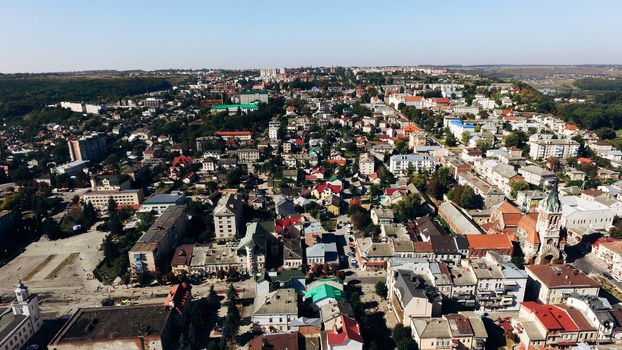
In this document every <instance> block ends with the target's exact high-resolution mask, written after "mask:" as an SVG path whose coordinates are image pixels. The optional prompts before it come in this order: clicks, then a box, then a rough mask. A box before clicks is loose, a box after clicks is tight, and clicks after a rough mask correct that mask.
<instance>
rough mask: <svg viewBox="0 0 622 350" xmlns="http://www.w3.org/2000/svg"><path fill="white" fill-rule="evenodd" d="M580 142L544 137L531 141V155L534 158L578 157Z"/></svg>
mask: <svg viewBox="0 0 622 350" xmlns="http://www.w3.org/2000/svg"><path fill="white" fill-rule="evenodd" d="M578 151H579V143H578V142H577V141H575V140H571V139H544V140H533V141H531V140H530V141H529V157H530V158H531V159H533V160H538V159H547V158H549V157H556V158H561V159H566V158H568V157H576V156H577V153H578Z"/></svg>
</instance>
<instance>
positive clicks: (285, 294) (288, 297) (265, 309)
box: [251, 288, 298, 333]
mask: <svg viewBox="0 0 622 350" xmlns="http://www.w3.org/2000/svg"><path fill="white" fill-rule="evenodd" d="M297 317H298V296H297V294H296V290H295V289H293V288H286V289H277V290H276V291H274V292H270V293H268V294H265V295H259V296H257V297H255V302H254V303H253V313H252V315H251V323H252V324H253V329H254V330H255V331H261V332H264V333H279V332H287V331H290V330H291V321H292V320H293V319H295V318H297Z"/></svg>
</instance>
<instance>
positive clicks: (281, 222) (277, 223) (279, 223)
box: [274, 217, 300, 232]
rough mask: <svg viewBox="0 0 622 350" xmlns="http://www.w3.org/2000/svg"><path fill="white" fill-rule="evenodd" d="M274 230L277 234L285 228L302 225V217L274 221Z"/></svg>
mask: <svg viewBox="0 0 622 350" xmlns="http://www.w3.org/2000/svg"><path fill="white" fill-rule="evenodd" d="M274 224H275V226H274V230H275V231H276V232H281V231H282V230H283V229H284V228H285V227H287V226H289V225H298V224H300V217H290V218H284V219H276V220H274Z"/></svg>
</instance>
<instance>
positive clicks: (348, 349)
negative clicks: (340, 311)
mask: <svg viewBox="0 0 622 350" xmlns="http://www.w3.org/2000/svg"><path fill="white" fill-rule="evenodd" d="M321 336H322V339H321V342H322V349H323V350H324V349H326V350H363V336H362V335H361V327H359V324H358V322H356V320H355V319H353V318H350V317H346V316H341V317H340V318H338V319H337V321H336V322H335V324H334V325H333V327H332V328H331V329H327V330H325V331H324V332H322V334H321Z"/></svg>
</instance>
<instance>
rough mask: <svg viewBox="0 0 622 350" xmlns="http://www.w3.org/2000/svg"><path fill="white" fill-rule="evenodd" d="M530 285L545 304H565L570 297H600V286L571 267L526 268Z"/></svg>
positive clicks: (536, 266)
mask: <svg viewBox="0 0 622 350" xmlns="http://www.w3.org/2000/svg"><path fill="white" fill-rule="evenodd" d="M525 271H527V275H529V284H530V287H531V288H532V289H533V290H534V292H535V293H536V294H537V295H538V300H539V301H540V302H541V303H543V304H560V303H564V302H565V301H566V299H567V298H568V296H569V295H571V294H576V295H598V292H599V291H600V284H599V283H598V282H596V281H594V280H593V279H591V278H590V277H589V276H588V275H586V274H585V273H583V272H581V271H579V270H578V269H576V268H575V267H572V266H570V265H531V266H526V267H525Z"/></svg>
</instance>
